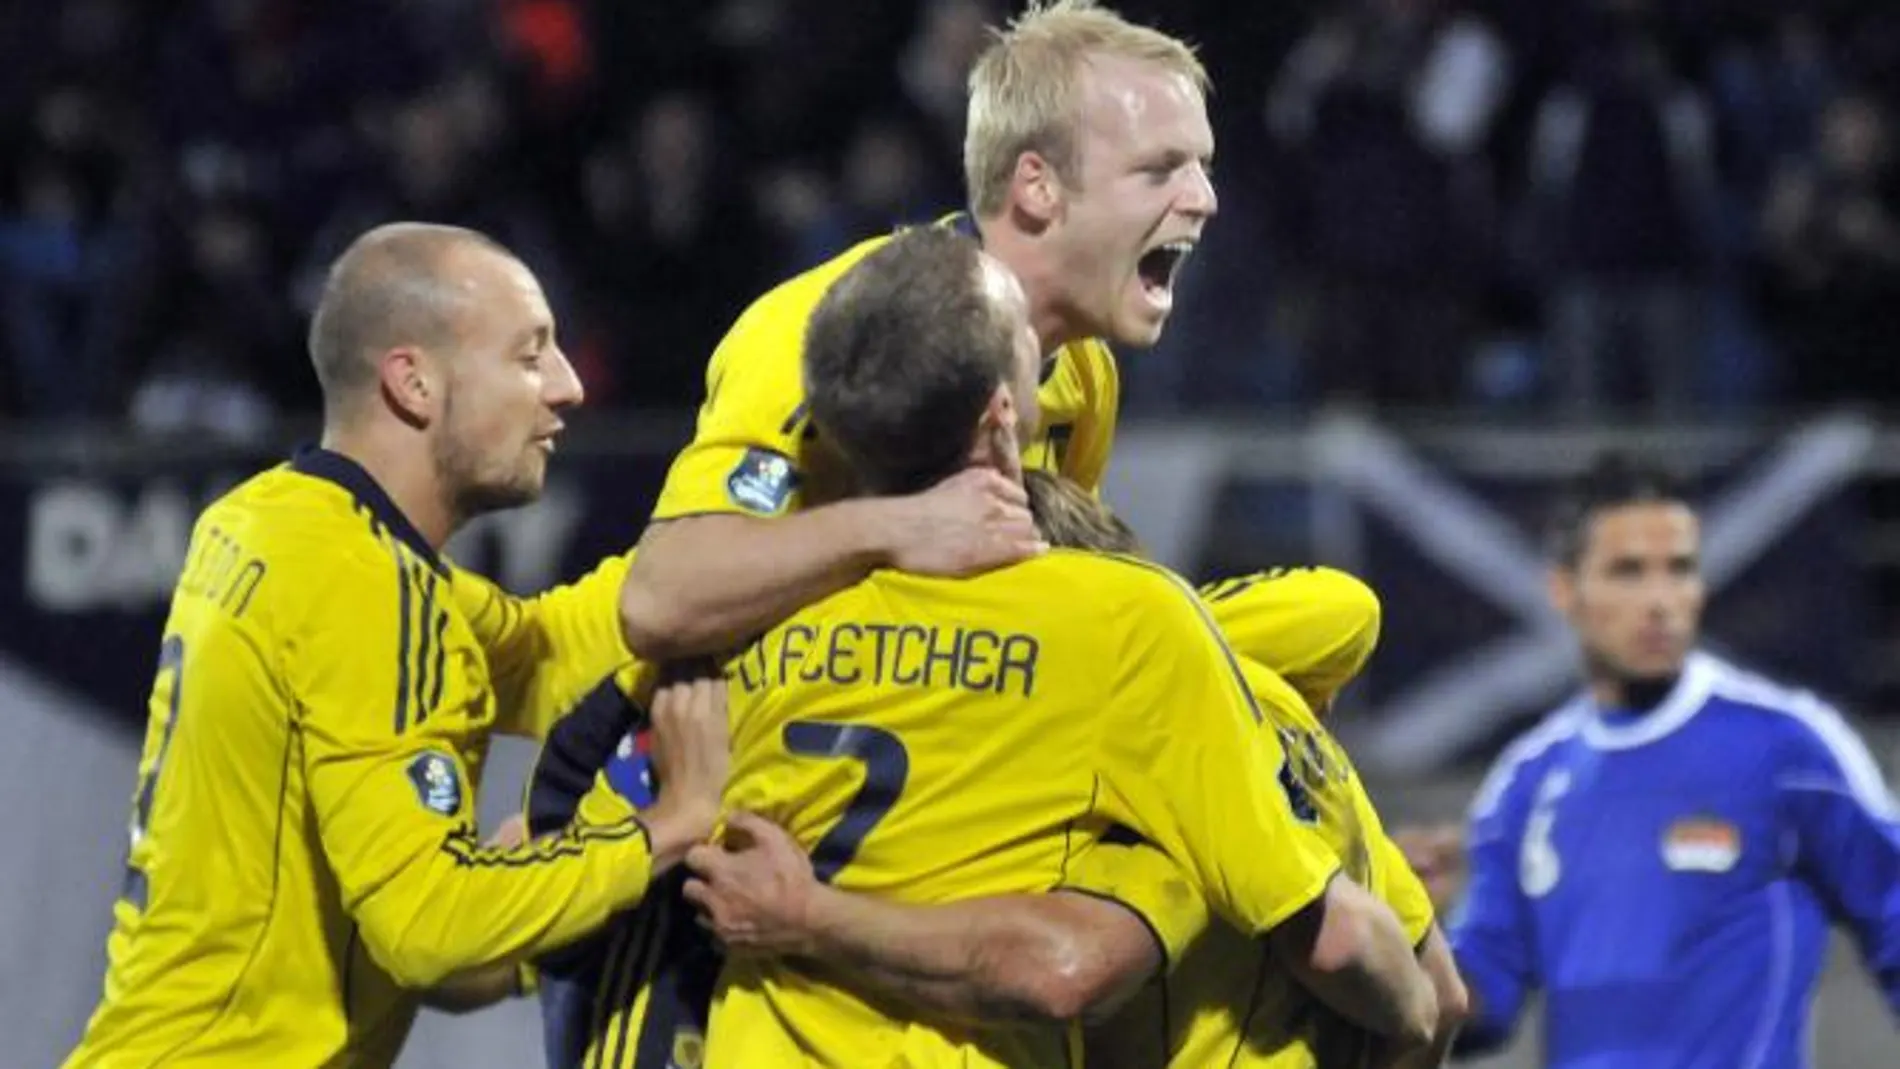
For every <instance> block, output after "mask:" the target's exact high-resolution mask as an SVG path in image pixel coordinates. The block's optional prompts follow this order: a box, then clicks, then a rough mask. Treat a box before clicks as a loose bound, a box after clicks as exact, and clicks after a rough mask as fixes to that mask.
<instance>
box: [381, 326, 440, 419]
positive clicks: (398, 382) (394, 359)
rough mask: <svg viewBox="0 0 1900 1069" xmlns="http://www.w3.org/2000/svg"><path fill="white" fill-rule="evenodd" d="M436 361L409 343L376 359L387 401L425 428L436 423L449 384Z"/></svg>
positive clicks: (392, 408) (395, 410) (396, 409)
mask: <svg viewBox="0 0 1900 1069" xmlns="http://www.w3.org/2000/svg"><path fill="white" fill-rule="evenodd" d="M435 363H436V362H435V361H433V360H431V359H429V356H428V354H427V353H424V352H423V351H422V350H421V349H418V348H415V347H414V346H407V345H405V346H399V347H397V348H394V349H390V350H389V351H387V352H385V353H384V354H383V356H382V359H381V360H379V361H377V365H376V372H377V378H378V384H379V385H380V386H381V387H382V393H383V400H384V402H385V403H387V404H388V405H389V407H390V409H391V410H392V411H394V412H395V413H396V415H397V416H398V417H400V418H401V419H402V421H403V422H405V423H408V424H410V425H411V426H416V427H426V426H428V425H429V424H431V423H433V422H435V419H436V416H437V413H438V412H439V410H440V408H441V404H442V397H443V394H444V392H445V388H446V387H445V384H444V383H442V382H441V381H440V377H439V375H438V374H437V369H436V366H435Z"/></svg>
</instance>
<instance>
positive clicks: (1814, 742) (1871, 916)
mask: <svg viewBox="0 0 1900 1069" xmlns="http://www.w3.org/2000/svg"><path fill="white" fill-rule="evenodd" d="M1795 719H1796V720H1797V721H1798V722H1799V724H1800V725H1801V727H1800V729H1798V730H1796V731H1795V732H1794V733H1793V742H1792V744H1791V746H1790V752H1789V753H1788V755H1787V756H1786V758H1785V760H1784V763H1783V765H1782V767H1781V771H1780V772H1779V774H1778V775H1777V777H1776V781H1775V787H1776V791H1777V795H1778V802H1779V804H1780V811H1781V819H1782V820H1783V821H1784V822H1785V823H1784V827H1785V828H1786V829H1787V830H1789V831H1791V832H1793V841H1794V843H1795V865H1796V871H1797V872H1798V873H1799V874H1800V875H1801V877H1802V878H1803V879H1804V880H1805V881H1806V882H1807V883H1808V884H1809V886H1811V887H1813V888H1814V889H1815V891H1816V892H1817V893H1818V894H1819V895H1820V897H1821V899H1822V901H1824V902H1825V903H1827V906H1828V909H1829V911H1830V912H1831V913H1832V914H1833V916H1834V917H1835V919H1836V920H1839V921H1841V922H1844V923H1845V924H1847V925H1849V926H1850V927H1851V928H1852V929H1853V931H1854V935H1855V937H1856V938H1857V939H1858V941H1859V943H1860V948H1861V954H1862V956H1863V957H1864V958H1865V959H1866V961H1867V965H1868V968H1870V969H1871V970H1872V971H1873V973H1874V975H1875V977H1876V978H1877V979H1878V980H1879V983H1880V986H1881V989H1882V990H1883V991H1885V992H1886V996H1887V1003H1888V1005H1889V1006H1891V1007H1893V1009H1894V1012H1895V1013H1900V810H1896V807H1895V803H1894V798H1893V795H1892V793H1891V792H1890V791H1889V790H1888V789H1887V786H1886V784H1885V783H1883V782H1882V781H1881V778H1880V769H1879V767H1878V766H1877V765H1875V764H1874V760H1873V757H1872V756H1871V755H1870V754H1869V753H1868V752H1867V747H1866V745H1865V744H1864V743H1862V742H1861V740H1860V738H1859V737H1858V736H1856V735H1855V734H1854V731H1853V729H1852V728H1850V727H1849V726H1848V725H1847V723H1846V722H1845V721H1844V720H1842V719H1841V717H1840V716H1839V714H1837V713H1835V712H1834V711H1833V710H1832V709H1828V708H1827V707H1825V706H1823V705H1821V704H1820V703H1818V702H1816V703H1813V704H1812V705H1810V706H1808V707H1806V708H1803V709H1802V710H1801V711H1800V713H1799V715H1798V716H1797V717H1796V718H1795Z"/></svg>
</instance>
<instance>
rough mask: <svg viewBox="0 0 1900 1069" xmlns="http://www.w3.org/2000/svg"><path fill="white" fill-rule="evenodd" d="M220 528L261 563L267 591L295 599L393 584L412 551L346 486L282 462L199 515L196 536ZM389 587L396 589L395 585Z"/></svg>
mask: <svg viewBox="0 0 1900 1069" xmlns="http://www.w3.org/2000/svg"><path fill="white" fill-rule="evenodd" d="M211 528H217V529H219V530H221V531H223V532H225V533H226V534H228V535H230V536H231V537H233V538H235V539H236V540H237V541H238V542H239V544H241V545H242V546H243V548H244V550H245V551H246V552H248V553H250V554H252V555H254V556H256V557H257V558H258V559H260V560H262V561H263V562H264V565H265V567H266V568H267V569H268V572H269V573H270V575H271V576H272V577H273V578H274V579H275V580H276V581H275V582H272V583H270V584H267V587H266V588H267V589H269V590H272V591H276V592H279V596H288V597H291V598H293V599H296V600H300V601H313V602H314V601H321V600H326V599H321V598H318V597H315V596H314V595H317V594H320V593H321V592H323V591H337V592H341V591H346V590H351V589H359V588H360V584H362V583H363V582H365V581H379V580H383V579H388V580H389V581H390V582H391V583H392V584H393V583H394V581H395V577H396V576H397V574H398V572H399V571H400V569H401V568H402V567H403V564H404V562H405V559H406V558H405V556H404V555H403V554H407V557H409V558H413V557H415V556H416V554H414V553H413V551H404V550H398V549H397V548H396V540H395V539H394V538H393V537H392V536H391V535H390V534H389V533H388V531H387V530H386V529H385V528H384V527H383V526H382V524H381V523H380V522H379V521H377V519H376V518H375V517H374V516H373V515H371V513H370V512H369V510H368V509H367V508H365V507H362V506H360V505H359V504H358V502H357V501H356V499H355V498H354V497H352V496H351V495H350V493H349V492H348V491H347V490H345V489H344V488H343V487H341V486H338V485H337V484H335V483H332V482H329V481H327V480H323V479H317V478H312V477H309V476H305V475H302V474H299V473H297V472H296V471H294V470H292V469H291V468H290V467H289V466H287V465H285V466H279V467H276V468H272V469H271V470H269V471H265V472H262V473H259V474H258V475H255V476H253V477H251V478H250V479H248V480H246V481H245V482H244V483H242V484H240V485H239V486H238V487H236V488H234V489H233V490H232V491H231V492H230V493H228V494H226V495H225V496H224V497H222V498H220V499H219V500H218V501H216V502H214V503H213V504H212V505H211V507H209V508H207V509H206V510H205V511H204V513H203V514H202V515H201V516H200V517H199V520H198V526H197V528H196V529H195V530H194V539H196V538H199V537H202V536H203V535H204V534H205V532H207V531H208V530H209V529H211ZM392 588H393V587H392Z"/></svg>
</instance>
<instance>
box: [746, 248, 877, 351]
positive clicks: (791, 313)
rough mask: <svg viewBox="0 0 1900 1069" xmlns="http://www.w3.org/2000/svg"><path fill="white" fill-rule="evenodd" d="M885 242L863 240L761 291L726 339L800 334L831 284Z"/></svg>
mask: <svg viewBox="0 0 1900 1069" xmlns="http://www.w3.org/2000/svg"><path fill="white" fill-rule="evenodd" d="M889 240H890V236H889V235H879V236H878V237H874V238H867V239H865V240H864V241H860V242H858V243H857V244H856V245H853V246H852V247H851V248H849V249H846V250H845V251H843V252H841V253H839V254H838V255H836V256H834V257H832V258H831V259H829V260H826V261H825V262H824V263H821V264H819V265H817V266H816V267H812V268H809V269H807V270H805V271H802V272H800V273H799V274H796V275H793V276H792V277H791V278H788V279H786V280H785V281H783V282H781V283H779V284H778V285H776V286H774V287H772V288H771V289H769V290H767V291H765V293H764V294H762V295H761V296H760V297H758V298H757V299H756V300H754V301H753V302H752V303H751V304H750V305H748V306H747V307H746V310H745V311H744V312H742V313H740V315H739V319H738V322H736V323H735V324H734V325H733V328H732V330H731V331H730V332H729V333H728V335H727V337H728V338H733V337H742V336H744V335H746V334H749V333H752V332H754V331H757V330H767V329H775V328H779V327H786V326H790V325H794V324H795V325H796V326H797V328H798V329H799V330H800V331H803V329H804V324H805V321H806V320H808V319H810V318H811V313H812V310H813V309H815V308H817V307H818V302H819V301H820V300H823V299H824V296H825V293H826V291H828V290H830V289H831V286H832V284H833V283H835V282H837V281H838V279H839V278H840V277H842V276H843V275H844V273H845V272H846V271H849V270H850V269H851V268H852V267H853V266H854V265H855V264H857V262H858V261H859V260H862V259H864V258H865V257H866V256H869V255H870V254H871V253H873V252H875V251H876V250H877V249H878V248H879V247H880V246H882V245H883V244H884V243H885V242H887V241H889Z"/></svg>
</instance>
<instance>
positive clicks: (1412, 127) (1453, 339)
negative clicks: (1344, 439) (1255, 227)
mask: <svg viewBox="0 0 1900 1069" xmlns="http://www.w3.org/2000/svg"><path fill="white" fill-rule="evenodd" d="M1506 67H1507V58H1506V56H1505V54H1504V51H1503V46H1502V44H1501V42H1500V41H1499V40H1498V38H1497V37H1496V36H1495V35H1494V34H1492V33H1491V31H1490V30H1489V29H1488V28H1487V27H1486V26H1485V24H1484V23H1483V22H1482V21H1481V20H1480V19H1478V18H1477V17H1476V16H1474V15H1472V14H1470V13H1468V12H1465V11H1461V10H1459V9H1458V8H1457V7H1456V6H1454V5H1452V4H1450V3H1445V2H1440V0H1364V2H1363V3H1355V4H1354V5H1352V6H1351V7H1350V8H1349V9H1348V10H1347V11H1346V12H1344V13H1342V14H1340V15H1336V16H1333V17H1331V18H1328V19H1326V20H1325V21H1323V22H1322V23H1321V24H1320V25H1319V26H1318V27H1317V28H1315V29H1314V30H1313V31H1312V32H1311V33H1310V34H1309V35H1308V36H1307V37H1306V38H1305V39H1304V40H1303V41H1301V42H1300V43H1299V45H1297V46H1296V47H1295V48H1294V50H1293V52H1292V54H1291V55H1290V56H1289V57H1288V59H1287V61H1286V65H1285V67H1284V68H1283V69H1282V71H1281V73H1280V78H1279V81H1278V83H1277V84H1276V85H1275V86H1274V88H1273V91H1272V94H1271V96H1270V97H1269V99H1268V103H1267V121H1268V126H1269V128H1270V129H1271V130H1272V132H1273V133H1274V134H1275V135H1276V136H1277V137H1278V138H1279V139H1280V140H1281V141H1282V142H1284V143H1286V144H1287V145H1289V146H1291V147H1292V148H1293V149H1294V160H1295V166H1296V169H1295V174H1296V177H1294V178H1293V179H1292V181H1293V183H1294V184H1295V186H1296V188H1295V189H1293V190H1291V191H1290V193H1291V195H1292V197H1293V199H1294V207H1293V208H1292V210H1290V211H1289V212H1288V213H1287V215H1288V216H1289V217H1290V218H1291V219H1293V220H1295V221H1296V223H1297V230H1296V231H1295V233H1296V239H1295V240H1296V241H1298V243H1299V250H1300V252H1301V253H1302V254H1303V255H1302V259H1303V263H1302V267H1303V272H1302V273H1303V275H1304V278H1303V279H1302V284H1303V289H1304V290H1305V293H1306V300H1305V301H1304V302H1303V303H1304V306H1305V307H1304V319H1305V323H1304V328H1303V329H1302V330H1300V331H1299V333H1300V334H1301V335H1303V343H1304V347H1305V350H1306V356H1307V357H1308V361H1309V366H1310V367H1311V368H1312V370H1313V374H1314V380H1315V381H1314V383H1313V385H1314V387H1315V388H1316V389H1317V390H1318V392H1319V393H1321V394H1322V395H1324V396H1328V397H1337V396H1355V397H1376V398H1378V399H1380V400H1387V401H1396V402H1401V403H1429V402H1443V401H1446V400H1449V399H1451V398H1452V397H1453V396H1454V395H1455V393H1456V390H1457V383H1458V382H1459V381H1460V380H1461V378H1462V365H1463V360H1464V354H1465V352H1466V350H1467V348H1468V342H1469V330H1470V326H1471V317H1472V312H1473V305H1474V303H1475V296H1476V284H1477V280H1478V274H1479V271H1480V268H1481V265H1482V262H1483V259H1484V257H1485V248H1486V244H1487V242H1486V231H1487V228H1488V216H1489V209H1490V203H1489V190H1488V188H1487V186H1486V184H1485V182H1484V176H1483V169H1482V167H1480V166H1477V165H1476V164H1477V162H1478V157H1477V150H1478V149H1479V148H1480V147H1481V144H1482V142H1483V139H1484V137H1485V135H1486V133H1487V132H1488V129H1489V125H1490V122H1491V119H1492V117H1493V115H1494V114H1495V112H1496V109H1497V108H1498V106H1499V104H1500V103H1501V102H1502V100H1503V93H1504V89H1505V85H1506V79H1507V70H1506Z"/></svg>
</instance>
